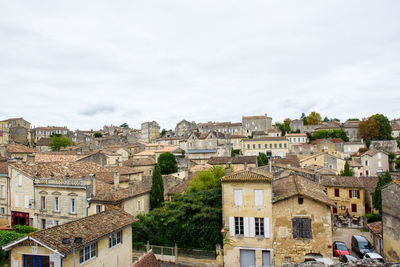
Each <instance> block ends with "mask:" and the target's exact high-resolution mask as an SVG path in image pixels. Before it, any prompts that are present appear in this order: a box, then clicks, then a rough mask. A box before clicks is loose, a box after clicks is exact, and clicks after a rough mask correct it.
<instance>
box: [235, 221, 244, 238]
mask: <svg viewBox="0 0 400 267" xmlns="http://www.w3.org/2000/svg"><path fill="white" fill-rule="evenodd" d="M235 235H244V220H243V217H235Z"/></svg>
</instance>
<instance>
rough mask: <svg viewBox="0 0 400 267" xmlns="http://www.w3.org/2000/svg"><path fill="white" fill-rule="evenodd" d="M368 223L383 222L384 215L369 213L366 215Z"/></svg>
mask: <svg viewBox="0 0 400 267" xmlns="http://www.w3.org/2000/svg"><path fill="white" fill-rule="evenodd" d="M365 218H367V222H368V223H372V222H379V221H382V215H381V214H379V213H367V214H365Z"/></svg>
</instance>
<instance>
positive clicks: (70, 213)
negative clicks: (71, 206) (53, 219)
mask: <svg viewBox="0 0 400 267" xmlns="http://www.w3.org/2000/svg"><path fill="white" fill-rule="evenodd" d="M68 214H69V215H76V212H68Z"/></svg>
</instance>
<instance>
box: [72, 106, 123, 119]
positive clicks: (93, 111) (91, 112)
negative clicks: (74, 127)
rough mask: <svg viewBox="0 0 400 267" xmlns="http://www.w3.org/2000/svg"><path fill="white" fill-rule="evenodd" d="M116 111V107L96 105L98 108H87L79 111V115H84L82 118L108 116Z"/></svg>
mask: <svg viewBox="0 0 400 267" xmlns="http://www.w3.org/2000/svg"><path fill="white" fill-rule="evenodd" d="M115 111H116V107H113V106H106V105H104V106H103V105H98V106H93V107H90V108H87V109H85V110H83V111H81V112H80V113H79V114H80V115H84V116H89V117H92V116H96V115H99V114H109V113H114V112H115Z"/></svg>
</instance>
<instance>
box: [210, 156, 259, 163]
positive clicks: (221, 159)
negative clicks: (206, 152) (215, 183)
mask: <svg viewBox="0 0 400 267" xmlns="http://www.w3.org/2000/svg"><path fill="white" fill-rule="evenodd" d="M207 163H208V164H211V165H221V164H227V163H232V164H244V163H248V164H256V163H257V156H237V157H211V158H210V159H209V160H208V161H207Z"/></svg>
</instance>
